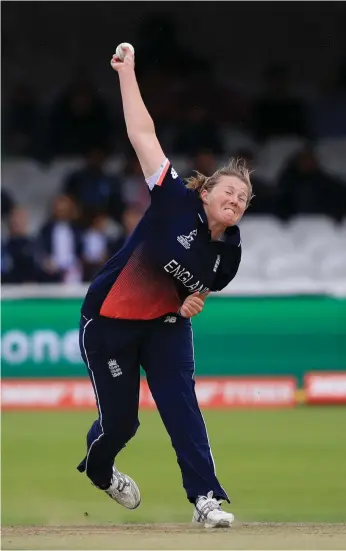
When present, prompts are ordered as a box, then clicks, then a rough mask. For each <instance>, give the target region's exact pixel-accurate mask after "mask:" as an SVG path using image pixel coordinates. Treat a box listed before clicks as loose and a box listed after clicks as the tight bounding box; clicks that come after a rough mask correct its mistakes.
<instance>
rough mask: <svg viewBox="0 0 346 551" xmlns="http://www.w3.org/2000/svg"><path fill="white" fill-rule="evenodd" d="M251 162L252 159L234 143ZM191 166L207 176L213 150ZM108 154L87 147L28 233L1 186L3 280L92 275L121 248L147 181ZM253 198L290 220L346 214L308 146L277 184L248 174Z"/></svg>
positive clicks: (257, 209) (341, 191)
mask: <svg viewBox="0 0 346 551" xmlns="http://www.w3.org/2000/svg"><path fill="white" fill-rule="evenodd" d="M237 156H239V157H242V158H243V159H244V160H245V161H246V162H247V164H248V166H249V167H250V168H252V167H253V163H254V158H253V154H252V152H251V151H249V150H239V151H238V152H237ZM190 160H191V162H190V169H189V170H187V173H186V174H181V177H183V178H186V177H188V176H190V175H192V173H193V170H198V171H199V172H201V173H203V174H206V175H211V174H213V173H214V172H215V170H216V169H217V168H218V166H217V160H216V157H215V156H214V154H213V153H212V151H210V150H201V151H200V152H198V153H197V154H196V155H194V156H193V157H191V159H190ZM105 161H106V153H105V151H104V150H101V149H99V148H92V149H90V150H89V152H88V154H87V156H86V159H85V165H84V166H83V167H82V168H80V169H79V170H77V171H74V172H72V173H71V174H68V175H67V176H66V178H65V179H64V180H63V181H62V182H61V188H60V193H59V194H58V195H57V196H56V197H55V198H54V200H53V203H52V206H51V211H50V212H49V213H48V214H47V219H46V221H45V222H44V224H43V225H42V227H41V228H40V229H39V231H38V232H37V235H32V233H31V232H30V229H29V227H30V224H29V222H30V220H29V211H28V209H26V208H25V206H23V205H18V204H16V202H15V201H14V200H13V197H11V195H10V193H9V191H7V190H5V189H3V190H2V192H1V210H2V220H3V224H6V237H5V238H3V240H2V247H1V256H2V263H1V266H2V268H1V270H2V281H3V283H28V282H42V283H53V282H81V281H85V282H86V281H90V280H91V279H92V278H93V276H94V275H95V274H96V272H97V271H98V270H99V269H100V268H101V266H102V265H103V263H104V262H105V261H106V260H107V259H108V258H109V257H110V256H111V255H112V254H114V253H115V252H117V251H118V250H120V248H121V247H122V245H123V244H124V242H125V240H126V239H127V237H128V235H129V234H130V233H131V232H132V230H133V229H134V228H135V226H136V225H137V224H138V222H139V220H140V218H141V217H142V215H143V213H144V212H145V210H146V209H147V207H148V205H149V203H150V196H149V191H148V188H147V186H146V184H145V181H144V178H143V175H142V171H141V168H140V165H139V163H138V160H137V159H136V157H134V156H131V157H130V158H129V160H128V162H127V165H126V167H125V169H124V170H123V171H122V173H120V174H117V175H113V174H110V173H109V172H108V171H106V170H105V168H104V163H105ZM252 184H253V189H254V193H255V199H253V201H252V204H251V205H250V206H249V210H248V212H249V213H250V214H253V215H267V214H270V215H273V214H274V215H276V216H277V217H278V218H280V219H281V220H284V221H285V220H289V219H290V218H292V217H294V216H295V215H297V214H302V213H303V214H304V213H305V214H324V215H328V216H330V217H332V218H334V219H335V220H336V221H340V220H342V219H343V217H344V216H345V214H346V209H345V205H346V186H345V185H344V184H342V183H340V182H339V181H338V180H337V179H335V178H334V177H332V176H330V175H329V174H326V173H325V172H324V171H323V170H322V168H321V167H320V166H319V164H318V162H317V160H316V157H315V154H314V152H313V149H312V148H310V147H309V146H307V147H306V148H305V149H302V150H301V151H299V153H297V154H295V155H294V157H293V158H292V159H291V160H290V161H289V162H288V164H287V165H286V167H285V168H284V169H283V170H282V172H281V174H280V176H279V179H278V182H277V185H276V186H268V185H267V184H266V183H265V182H263V181H261V179H260V178H259V177H258V176H256V172H254V174H253V175H252Z"/></svg>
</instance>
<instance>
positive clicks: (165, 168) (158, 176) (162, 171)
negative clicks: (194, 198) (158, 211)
mask: <svg viewBox="0 0 346 551" xmlns="http://www.w3.org/2000/svg"><path fill="white" fill-rule="evenodd" d="M146 182H147V184H148V187H149V191H150V195H151V200H152V204H153V203H155V202H158V203H161V204H162V202H165V201H167V204H168V202H169V201H175V200H177V201H179V200H180V199H184V198H185V197H186V196H187V195H188V190H187V189H186V187H185V184H184V182H183V181H182V180H181V178H179V176H178V173H177V172H176V170H175V169H174V168H173V166H172V164H171V163H170V161H169V160H168V159H165V160H164V162H163V163H162V164H161V166H160V168H159V169H158V170H157V171H156V172H155V174H153V175H152V176H150V178H147V179H146Z"/></svg>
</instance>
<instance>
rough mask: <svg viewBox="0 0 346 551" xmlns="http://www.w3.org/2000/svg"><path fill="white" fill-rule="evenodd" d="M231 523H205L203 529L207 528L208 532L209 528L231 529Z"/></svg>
mask: <svg viewBox="0 0 346 551" xmlns="http://www.w3.org/2000/svg"><path fill="white" fill-rule="evenodd" d="M231 527H232V522H229V521H228V520H220V521H219V522H217V523H216V524H208V523H207V522H206V523H205V524H204V528H207V529H208V530H210V529H211V528H231Z"/></svg>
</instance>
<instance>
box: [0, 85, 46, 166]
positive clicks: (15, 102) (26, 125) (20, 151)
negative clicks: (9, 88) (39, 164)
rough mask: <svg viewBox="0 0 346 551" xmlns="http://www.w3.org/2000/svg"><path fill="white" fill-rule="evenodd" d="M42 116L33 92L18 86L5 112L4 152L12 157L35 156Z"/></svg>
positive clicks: (25, 87)
mask: <svg viewBox="0 0 346 551" xmlns="http://www.w3.org/2000/svg"><path fill="white" fill-rule="evenodd" d="M41 122H42V121H41V115H40V110H39V106H38V103H37V101H36V98H35V96H34V93H33V91H32V90H31V89H30V87H29V86H27V85H26V84H20V85H19V86H17V87H16V88H15V89H14V90H13V92H12V95H11V97H10V100H9V103H8V105H7V106H6V109H5V110H4V116H3V126H2V136H3V142H2V143H3V144H4V152H5V153H6V154H8V155H11V156H28V157H30V156H35V154H36V152H37V149H38V145H37V143H36V142H37V140H38V137H39V136H38V131H39V128H40V126H41Z"/></svg>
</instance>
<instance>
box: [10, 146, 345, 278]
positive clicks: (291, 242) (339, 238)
mask: <svg viewBox="0 0 346 551" xmlns="http://www.w3.org/2000/svg"><path fill="white" fill-rule="evenodd" d="M236 139H237V136H236V135H234V136H233V137H232V136H229V141H230V143H231V142H232V140H233V142H234V143H235V141H236ZM238 139H239V136H238ZM247 139H248V138H246V137H244V136H243V138H242V140H243V142H242V144H243V145H246V143H247V142H246V140H247ZM240 141H241V140H240ZM233 142H232V143H233ZM234 143H233V146H234ZM302 145H303V142H302V141H301V140H297V139H289V140H276V141H275V142H274V141H270V142H268V143H267V144H265V145H264V146H262V147H260V148H259V150H258V153H257V156H258V170H257V172H258V174H260V175H261V176H262V177H263V178H265V179H266V181H267V182H268V184H274V183H275V179H276V177H277V175H278V173H279V172H280V170H281V168H282V166H283V165H284V163H285V162H286V161H287V159H288V158H289V156H290V155H291V154H292V153H294V152H295V151H297V150H298V149H299V148H300V147H302ZM316 152H317V154H318V158H319V160H320V162H321V164H322V166H323V167H325V169H326V170H328V172H330V173H331V174H333V175H336V176H338V177H339V178H340V179H341V181H344V182H345V185H346V155H345V152H346V140H329V141H325V142H323V143H320V144H318V145H317V146H316ZM172 161H173V162H174V165H175V167H176V169H177V171H178V172H179V173H180V174H182V175H184V176H185V175H186V174H187V173H188V171H189V169H190V161H189V160H188V159H185V158H181V157H177V158H174V157H173V159H172ZM222 161H223V159H222V160H221V159H219V162H222ZM124 162H125V159H124V158H120V157H119V158H117V157H116V158H111V159H110V160H109V161H108V163H107V170H109V171H110V172H113V173H119V172H121V170H122V168H123V166H124ZM81 164H82V160H81V159H79V158H76V159H68V160H66V159H65V160H57V161H54V162H53V163H51V164H50V165H47V166H45V165H39V164H38V163H36V162H35V161H33V160H29V159H19V160H4V161H3V163H2V185H3V187H4V188H5V189H8V190H9V192H10V193H11V195H13V197H14V199H15V200H16V201H17V202H18V203H19V204H22V205H25V206H26V207H27V208H28V210H29V214H30V231H31V232H32V233H33V234H35V233H36V232H37V230H38V229H39V227H40V226H41V225H42V223H43V221H44V219H45V218H46V217H47V213H48V212H49V208H50V204H51V201H52V199H53V197H54V196H55V195H56V194H57V193H59V191H60V190H61V187H62V182H63V180H64V178H65V176H66V175H67V174H69V173H70V172H71V171H73V170H76V169H77V168H79V167H80V166H81ZM240 227H241V236H242V248H243V259H242V263H241V267H240V270H239V274H238V277H237V280H238V281H239V280H247V281H248V280H251V279H257V280H258V279H259V278H261V279H263V280H268V281H279V280H280V279H283V278H285V279H294V280H297V279H299V278H300V279H301V278H310V279H311V278H312V279H315V280H323V279H328V280H331V279H337V280H342V279H344V280H345V281H346V206H345V219H344V220H343V221H342V222H341V223H339V224H337V223H335V222H334V221H333V220H331V219H329V218H328V217H325V216H297V217H295V218H294V219H291V220H290V221H289V222H286V223H284V222H281V221H280V220H278V219H276V218H275V217H273V216H254V215H245V216H244V218H243V220H241V222H240ZM2 228H3V232H4V233H3V235H6V228H5V227H4V226H3V225H2Z"/></svg>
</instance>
